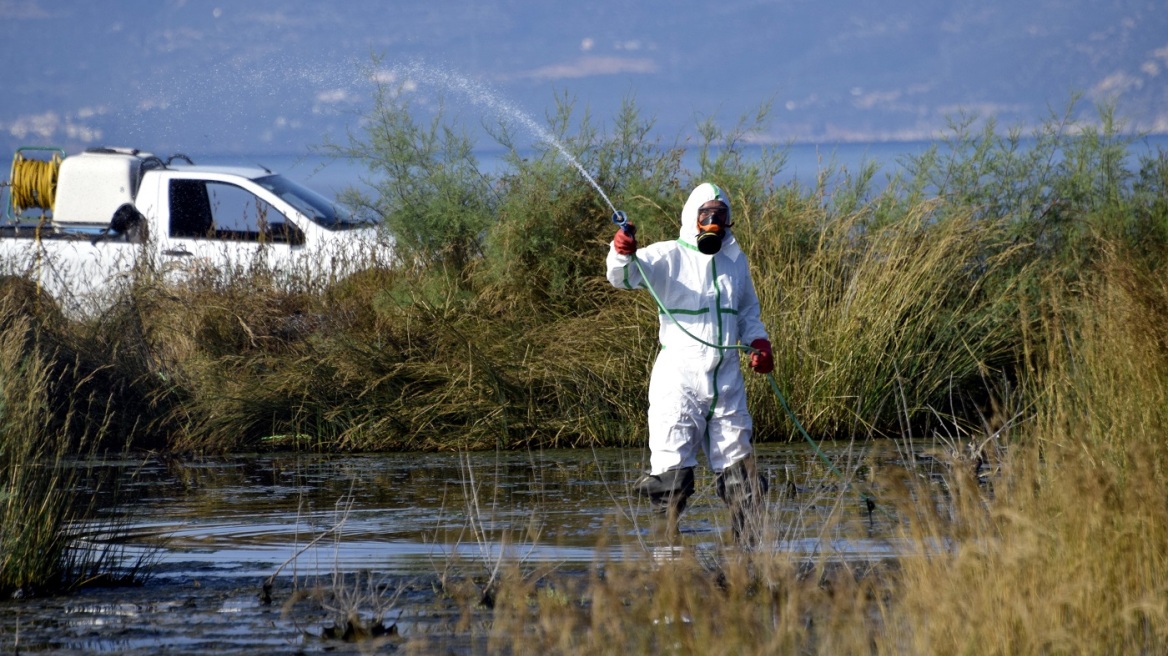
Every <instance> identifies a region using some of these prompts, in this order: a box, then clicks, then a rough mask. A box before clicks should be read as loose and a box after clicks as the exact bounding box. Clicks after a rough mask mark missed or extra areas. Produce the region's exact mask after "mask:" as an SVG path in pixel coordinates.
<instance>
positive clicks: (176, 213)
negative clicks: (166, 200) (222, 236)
mask: <svg viewBox="0 0 1168 656" xmlns="http://www.w3.org/2000/svg"><path fill="white" fill-rule="evenodd" d="M211 227H212V224H211V203H210V202H209V200H208V199H207V189H206V187H204V186H203V182H202V181H200V180H171V181H170V236H171V237H206V236H207V234H208V233H209V232H210V231H211Z"/></svg>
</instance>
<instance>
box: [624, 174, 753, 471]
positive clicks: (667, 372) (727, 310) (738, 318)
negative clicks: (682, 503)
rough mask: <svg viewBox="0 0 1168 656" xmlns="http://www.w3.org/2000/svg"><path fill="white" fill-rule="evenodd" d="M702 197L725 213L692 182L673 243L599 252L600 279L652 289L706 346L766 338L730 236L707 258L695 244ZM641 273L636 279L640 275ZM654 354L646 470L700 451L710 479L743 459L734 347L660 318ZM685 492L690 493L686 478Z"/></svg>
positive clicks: (742, 397)
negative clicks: (602, 258)
mask: <svg viewBox="0 0 1168 656" xmlns="http://www.w3.org/2000/svg"><path fill="white" fill-rule="evenodd" d="M711 200H719V201H722V202H724V203H725V204H726V207H727V209H729V207H730V201H729V199H728V198H727V197H726V195H725V194H724V193H723V191H722V190H721V189H720V188H718V187H717V186H715V185H713V184H710V183H703V184H701V185H699V186H698V187H697V188H696V189H694V190H693V192H692V193H691V194H690V196H689V200H687V201H686V203H685V207H684V208H683V209H682V211H681V231H680V233H679V235H678V237H677V240H676V241H662V242H657V243H655V244H652V245H649V246H646V247H644V248H640V249H638V250H637V253H636V259H637V261H638V262H639V263H640V267H639V268H638V266H637V264H636V263H634V262H633V256H629V255H621V254H620V253H618V252H617V251H616V248H615V247H613V246H612V245H610V246H609V251H608V259H607V265H608V280H609V282H611V283H612V284H613V286H615V287H617V288H620V289H638V288H643V287H645V283H646V282H648V283H649V285H651V286H652V287H653V290H654V291H656V292H657V295H658V296H659V297H660V299H661V301H662V303H663V304H664V305H665V307H666V308H668V309H669V311H670V312H671V313H672V314H673V317H674V318H675V319H676V320H677V321H678V322H679V323H680V324H681V325H682V326H684V327H685V329H686V330H687V331H689V332H690V333H692V334H693V335H695V336H697V337H699V338H701V339H702V340H704V341H706V342H709V343H711V344H718V345H734V344H751V343H752V342H754V341H755V340H758V339H767V333H766V328H765V327H764V326H763V324H762V321H761V320H760V318H759V304H758V296H757V295H756V293H755V290H754V283H753V281H752V280H751V277H750V271H749V268H748V267H747V262H746V255H745V254H744V253H743V252H742V250H741V249H740V248H739V246H738V243H737V242H736V241H735V239H734V236H733V233H729V231H728V230H727V234H726V235H725V237H724V238H723V240H722V247H721V249H720V250H719V251H718V252H717V253H715V254H713V255H705V254H703V253H701V252H700V251H699V250H698V248H697V245H696V241H695V237H696V233H697V229H696V227H695V226H696V225H697V216H698V208H699V207H701V206H702V205H703V204H704V203H706V202H708V201H711ZM642 270H643V271H644V277H642V274H641V271H642ZM660 324H661V326H660V332H659V339H660V342H661V351H660V353H658V355H657V360H656V362H655V363H654V365H653V374H652V377H651V379H650V381H649V448H650V451H651V457H650V469H651V470H650V474H652V475H660V474H664V473H665V472H670V471H675V470H682V469H684V468H691V469H692V468H693V467H694V466H695V465H696V464H697V453H698V450H699V449H701V450H702V451H704V452H705V453H706V456H707V457H708V459H709V462H710V468H711V469H712V470H713V471H715V472H718V473H721V472H722V471H723V470H725V469H727V468H729V467H730V466H731V465H734V464H735V463H736V462H738V461H740V460H743V459H745V458H746V457H747V456H749V455H750V453H751V444H750V438H751V434H752V430H753V424H752V421H751V418H750V413H749V412H748V411H747V407H746V391H745V388H744V386H743V379H742V372H741V370H740V368H739V363H738V354H739V351H737V350H733V349H715V348H711V347H709V346H705V345H703V344H701V343H699V342H697V341H695V340H694V339H693V338H691V337H690V336H688V335H686V334H685V333H683V332H682V331H681V330H680V329H679V328H678V326H677V325H675V324H674V323H673V321H672V320H671V319H670V318H669V317H668V316H667V315H665V314H663V313H662V314H661V315H660ZM689 475H690V481H691V482H690V486H691V488H692V473H690V474H689Z"/></svg>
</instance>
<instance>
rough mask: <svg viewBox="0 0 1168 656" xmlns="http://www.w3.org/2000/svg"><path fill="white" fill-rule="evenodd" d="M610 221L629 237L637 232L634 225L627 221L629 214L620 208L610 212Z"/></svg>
mask: <svg viewBox="0 0 1168 656" xmlns="http://www.w3.org/2000/svg"><path fill="white" fill-rule="evenodd" d="M612 222H613V223H615V224H617V226H619V227H620V229H621V230H623V231H624V232H625V234H627V235H629V236H630V237H632V236H633V235H634V234H636V232H637V228H636V227H634V226H633V224H631V223H629V215H627V214H625V213H624V212H622V211H620V210H617V211H615V212H613V213H612Z"/></svg>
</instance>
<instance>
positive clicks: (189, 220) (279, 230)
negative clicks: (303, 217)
mask: <svg viewBox="0 0 1168 656" xmlns="http://www.w3.org/2000/svg"><path fill="white" fill-rule="evenodd" d="M170 234H171V236H172V237H202V238H207V239H222V240H230V241H258V242H270V243H284V244H292V245H299V244H303V243H304V233H303V232H301V231H300V230H299V229H298V228H297V227H296V226H295V225H294V224H292V223H289V222H288V221H287V220H286V219H285V218H284V215H283V214H281V213H280V212H279V211H277V210H276V209H275V208H273V207H272V206H271V205H269V204H268V203H267V202H266V201H264V200H263V199H262V198H259V197H258V196H256V195H255V194H253V193H251V192H250V191H248V190H246V189H244V188H242V187H239V186H236V185H233V184H230V183H227V182H209V181H205V180H173V181H171V183H170Z"/></svg>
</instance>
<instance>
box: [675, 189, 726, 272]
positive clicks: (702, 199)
mask: <svg viewBox="0 0 1168 656" xmlns="http://www.w3.org/2000/svg"><path fill="white" fill-rule="evenodd" d="M711 200H720V201H722V202H723V203H726V213H727V217H728V219H727V223H733V222H734V214H733V210H732V209H731V207H730V197H729V196H727V195H726V192H724V191H722V188H721V187H719V186H718V185H715V184H712V183H710V182H703V183H702V184H700V185H698V186H697V188H696V189H694V190H693V192H691V193H690V195H689V200H687V201H685V206H684V207H682V208H681V232H680V234H679V235H678V237H677V238H678V240H679V241H682V242H684V243H686V244H689V245H690V246H693V247H694V248H695V249H696V248H697V240H696V239H697V232H698V229H697V224H698V208H699V207H701V206H702V205H704V204H705V203H707V202H709V201H711ZM723 231H724V233H725V236H723V237H722V249H721V250H720V251H718V252H719V253H723V254H725V255H726V256H727V257H729V258H730V259H731V260H737V259H738V256H739V255H740V254H741V253H742V249H740V248H739V247H738V241H737V240H735V239H734V233H733V232H732V231H731V230H730V228H728V227H727V228H724V229H723Z"/></svg>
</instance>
